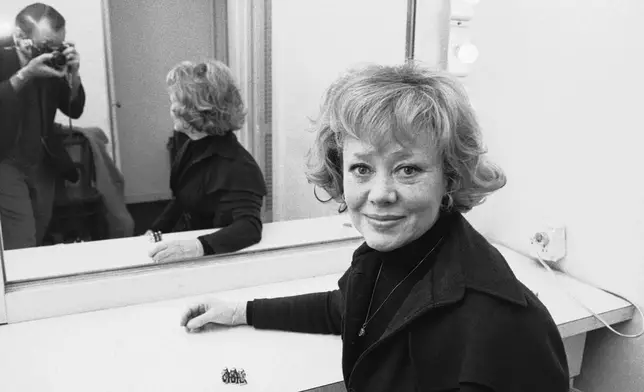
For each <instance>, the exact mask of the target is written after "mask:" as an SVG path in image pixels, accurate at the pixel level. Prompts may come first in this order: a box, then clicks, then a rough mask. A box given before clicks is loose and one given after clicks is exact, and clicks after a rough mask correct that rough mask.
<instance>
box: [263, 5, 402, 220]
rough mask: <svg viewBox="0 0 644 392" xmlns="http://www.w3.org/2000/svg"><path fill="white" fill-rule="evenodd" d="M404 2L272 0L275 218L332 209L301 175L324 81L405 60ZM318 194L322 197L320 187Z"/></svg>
mask: <svg viewBox="0 0 644 392" xmlns="http://www.w3.org/2000/svg"><path fill="white" fill-rule="evenodd" d="M406 21H407V2H406V1H388V0H351V1H346V0H325V1H320V0H273V1H272V28H273V29H272V39H273V41H272V45H273V48H272V49H273V50H272V62H273V83H272V85H273V178H274V182H273V190H274V206H273V208H274V211H273V213H274V220H275V221H280V220H288V219H299V218H308V217H318V216H324V215H331V214H334V213H336V212H337V207H338V206H337V204H336V203H328V204H326V205H325V204H321V203H319V202H318V201H317V200H316V199H315V198H314V196H313V187H312V186H310V185H309V184H308V183H307V181H306V177H305V176H304V169H305V162H306V161H305V154H306V152H307V151H308V148H309V146H311V145H312V142H313V140H314V135H313V134H312V133H311V132H308V131H307V130H308V129H310V122H309V119H310V118H315V117H316V116H317V113H318V109H319V107H320V103H321V98H322V94H323V92H324V89H325V88H326V87H328V85H329V84H330V83H331V82H332V81H333V80H334V79H335V78H337V77H338V76H339V75H340V73H341V72H342V71H344V70H346V69H347V68H349V67H351V66H354V65H357V64H359V63H364V62H376V63H382V64H395V63H402V62H404V60H405V28H406ZM318 195H319V196H320V198H326V194H325V193H324V191H322V192H319V193H318Z"/></svg>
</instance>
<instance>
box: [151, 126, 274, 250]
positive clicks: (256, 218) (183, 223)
mask: <svg viewBox="0 0 644 392" xmlns="http://www.w3.org/2000/svg"><path fill="white" fill-rule="evenodd" d="M170 144H171V146H169V147H171V148H170V149H171V150H172V151H173V154H172V155H173V162H172V169H171V173H170V188H171V189H172V194H173V199H172V201H170V203H168V205H167V206H166V208H165V210H164V212H163V213H162V214H161V216H160V217H159V218H158V219H157V220H156V221H155V222H154V223H153V224H152V227H151V228H150V229H151V230H154V231H161V232H173V231H186V230H201V229H211V228H221V230H218V231H217V232H214V233H212V234H208V235H205V236H202V237H199V240H200V241H201V243H202V245H203V246H204V251H205V253H206V254H217V253H228V252H234V251H237V250H240V249H243V248H246V247H248V246H251V245H253V244H255V243H257V242H259V241H260V240H261V236H262V221H261V210H262V204H263V198H264V196H265V195H266V185H265V183H264V176H263V175H262V172H261V169H260V168H259V166H258V165H257V162H255V159H254V158H253V156H252V155H251V154H250V153H249V152H248V151H246V149H244V147H243V146H242V145H241V144H240V143H239V141H238V140H237V137H236V136H235V134H234V133H233V132H228V133H227V134H226V135H225V136H209V137H207V138H205V139H201V140H199V141H196V142H192V141H189V139H188V138H187V137H186V136H185V135H184V134H182V133H179V132H175V133H174V137H173V142H172V143H170ZM175 155H176V156H175Z"/></svg>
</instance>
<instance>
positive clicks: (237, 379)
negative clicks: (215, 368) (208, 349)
mask: <svg viewBox="0 0 644 392" xmlns="http://www.w3.org/2000/svg"><path fill="white" fill-rule="evenodd" d="M221 381H223V383H224V384H240V385H245V384H248V382H247V381H246V372H245V371H244V369H240V370H239V371H237V369H235V368H232V369H230V370H228V368H224V370H222V371H221Z"/></svg>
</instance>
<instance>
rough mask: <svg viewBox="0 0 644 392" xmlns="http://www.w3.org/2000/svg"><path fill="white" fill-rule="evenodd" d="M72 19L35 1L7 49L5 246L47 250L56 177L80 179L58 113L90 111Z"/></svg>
mask: <svg viewBox="0 0 644 392" xmlns="http://www.w3.org/2000/svg"><path fill="white" fill-rule="evenodd" d="M65 35H66V31H65V18H64V17H63V16H62V15H61V14H60V13H59V12H58V11H56V10H55V9H54V8H52V7H50V6H48V5H45V4H42V3H35V4H32V5H29V6H27V7H25V8H24V9H23V10H22V11H20V12H19V13H18V15H17V16H16V21H15V32H14V36H13V41H14V46H12V47H9V48H3V49H1V50H0V220H1V221H2V233H3V238H4V248H5V249H6V250H9V249H17V248H25V247H33V246H38V245H41V243H42V240H43V237H44V234H45V230H46V229H47V226H48V224H49V220H50V219H51V214H52V209H53V202H54V196H55V183H56V178H57V177H59V176H62V177H63V178H65V179H67V180H69V181H72V182H76V181H77V179H78V174H77V173H76V169H75V168H74V166H73V162H72V161H71V158H70V157H69V155H68V153H67V151H66V150H65V147H64V146H63V135H60V134H59V133H56V132H54V120H55V117H56V111H57V110H58V109H60V110H61V111H62V112H63V113H64V114H66V115H67V116H69V117H70V118H74V119H77V118H79V117H80V116H81V114H82V113H83V109H84V107H85V91H84V89H83V86H82V83H81V79H80V75H79V65H80V62H79V55H78V53H77V52H76V49H75V48H74V47H73V46H72V45H69V44H67V43H66V42H65Z"/></svg>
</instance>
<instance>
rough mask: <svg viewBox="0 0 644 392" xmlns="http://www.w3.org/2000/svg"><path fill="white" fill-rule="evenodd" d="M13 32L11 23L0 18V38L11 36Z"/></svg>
mask: <svg viewBox="0 0 644 392" xmlns="http://www.w3.org/2000/svg"><path fill="white" fill-rule="evenodd" d="M12 34H13V23H12V22H9V21H6V20H0V39H6V38H9V37H11V36H12Z"/></svg>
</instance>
